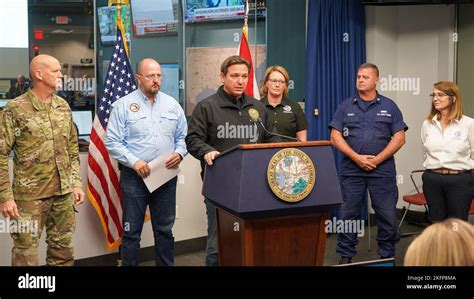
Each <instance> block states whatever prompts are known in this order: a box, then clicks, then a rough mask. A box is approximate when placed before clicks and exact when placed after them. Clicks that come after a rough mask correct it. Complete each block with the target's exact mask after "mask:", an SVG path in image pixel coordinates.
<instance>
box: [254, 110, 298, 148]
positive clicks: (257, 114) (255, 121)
mask: <svg viewBox="0 0 474 299" xmlns="http://www.w3.org/2000/svg"><path fill="white" fill-rule="evenodd" d="M248 113H249V116H250V120H251V121H253V122H254V123H255V124H256V123H259V124H260V125H261V126H262V128H263V130H264V131H265V132H266V133H267V134H269V135H272V136H277V137H280V138H285V139H288V140H292V141H300V140H298V138H295V137H291V136H286V135H282V134H278V133H274V132H270V131H268V130H267V128H265V126H264V125H263V122H262V119H261V118H260V114H259V113H258V111H257V109H255V108H250V109H249V110H248Z"/></svg>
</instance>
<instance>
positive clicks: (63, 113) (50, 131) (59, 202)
mask: <svg viewBox="0 0 474 299" xmlns="http://www.w3.org/2000/svg"><path fill="white" fill-rule="evenodd" d="M30 73H31V76H32V79H33V87H32V88H30V89H28V91H27V92H26V93H24V94H23V95H21V96H19V97H17V98H16V99H14V100H13V101H11V102H9V103H8V104H7V105H6V107H5V109H4V111H3V117H2V119H1V120H0V133H1V134H2V138H1V139H0V140H1V141H0V212H1V213H2V214H3V216H4V217H11V219H12V220H13V221H18V222H20V221H22V222H28V223H30V224H31V225H30V226H31V228H33V229H30V230H29V231H28V230H26V232H25V231H23V232H21V231H19V230H18V231H16V232H15V231H13V230H12V231H11V236H12V238H13V249H12V264H13V265H14V266H24V265H28V266H34V265H37V264H38V241H39V239H40V237H41V232H42V229H43V227H44V226H46V242H47V244H48V250H47V257H46V264H47V265H50V266H60V265H61V266H69V265H73V263H74V256H73V248H72V234H73V232H74V229H75V219H74V208H73V205H74V204H81V203H82V202H83V200H84V192H83V191H82V183H81V178H80V174H79V154H78V144H77V133H76V130H75V128H74V126H73V122H72V114H71V109H70V108H69V105H68V104H67V102H66V101H65V100H63V99H62V98H60V97H58V96H57V95H55V94H54V92H55V90H56V88H57V87H59V86H60V84H61V78H62V74H61V65H60V64H59V61H58V60H57V59H55V58H54V57H51V56H48V55H39V56H36V57H35V58H34V59H33V60H32V61H31V64H30ZM12 149H13V151H14V154H15V155H14V158H13V163H14V178H13V187H11V186H10V182H9V177H8V154H9V152H10V151H11V150H12ZM35 227H36V228H37V231H34V228H35Z"/></svg>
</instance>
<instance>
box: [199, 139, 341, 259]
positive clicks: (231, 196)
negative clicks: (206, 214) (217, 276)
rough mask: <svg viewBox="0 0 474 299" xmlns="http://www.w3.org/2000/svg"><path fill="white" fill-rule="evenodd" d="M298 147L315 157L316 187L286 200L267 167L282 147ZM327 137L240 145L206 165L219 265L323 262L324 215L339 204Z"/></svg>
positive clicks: (324, 244) (204, 190)
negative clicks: (294, 199) (299, 198)
mask: <svg viewBox="0 0 474 299" xmlns="http://www.w3.org/2000/svg"><path fill="white" fill-rule="evenodd" d="M287 148H288V149H289V148H296V149H299V150H301V151H303V152H304V153H305V154H306V155H307V156H308V157H309V158H310V159H311V161H312V162H313V165H314V167H315V171H316V179H315V183H314V187H313V189H312V190H311V192H310V193H309V194H308V195H307V196H306V198H305V199H303V200H302V201H299V202H286V201H283V200H281V199H279V198H278V197H277V196H276V195H275V194H274V193H273V191H272V190H271V188H270V186H269V184H268V180H267V168H268V164H269V162H270V160H271V159H272V157H273V156H274V155H275V154H276V153H277V152H279V151H280V150H282V149H287ZM331 149H332V145H331V142H329V141H311V142H282V143H268V144H266V143H265V144H248V145H240V146H238V147H235V148H233V149H231V150H229V151H226V152H225V153H224V154H222V155H221V156H219V158H217V159H216V160H215V161H214V165H213V166H211V167H207V168H206V171H205V175H204V186H203V194H204V196H205V197H207V198H208V199H209V200H210V201H211V202H212V203H213V204H215V205H216V207H217V230H218V232H217V233H218V251H219V262H220V265H222V266H322V265H323V261H324V251H325V246H326V232H325V220H326V219H327V214H328V211H329V210H330V209H331V208H334V207H335V206H337V205H339V204H341V203H342V194H341V190H340V186H339V180H338V177H337V173H336V168H335V162H334V157H333V154H332V150H331Z"/></svg>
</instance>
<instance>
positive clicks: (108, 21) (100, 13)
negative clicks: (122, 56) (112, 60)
mask: <svg viewBox="0 0 474 299" xmlns="http://www.w3.org/2000/svg"><path fill="white" fill-rule="evenodd" d="M116 13H117V7H116V6H110V7H109V6H104V7H98V8H97V17H98V19H99V22H98V23H99V32H100V43H101V44H102V45H103V46H113V45H114V44H115V40H116V38H117V23H116V17H117V16H116ZM122 21H123V26H124V29H125V32H124V35H125V39H126V40H127V41H128V42H129V41H130V9H129V8H128V7H127V6H126V5H123V6H122Z"/></svg>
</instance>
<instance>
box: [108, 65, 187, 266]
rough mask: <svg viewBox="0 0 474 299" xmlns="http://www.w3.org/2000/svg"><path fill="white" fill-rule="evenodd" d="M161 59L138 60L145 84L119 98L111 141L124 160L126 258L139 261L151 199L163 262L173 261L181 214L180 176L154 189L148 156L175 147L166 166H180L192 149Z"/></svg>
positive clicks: (111, 123)
mask: <svg viewBox="0 0 474 299" xmlns="http://www.w3.org/2000/svg"><path fill="white" fill-rule="evenodd" d="M162 76H163V75H162V72H161V67H160V64H159V63H158V62H156V61H155V60H153V59H150V58H147V59H143V60H142V61H140V63H139V64H138V66H137V75H136V78H137V81H138V86H139V88H138V89H137V90H135V91H134V92H132V93H130V94H129V95H127V96H125V97H123V98H121V99H119V100H118V101H116V102H115V103H114V104H113V109H112V113H111V115H110V119H109V123H108V126H107V136H106V138H105V146H106V147H107V150H108V151H109V153H110V155H111V156H112V157H113V158H115V159H117V160H118V161H119V163H120V165H121V167H120V169H121V172H120V186H121V191H122V206H123V217H122V222H123V237H122V247H121V252H122V263H123V265H124V266H137V265H138V263H139V260H140V258H139V252H140V236H141V232H142V228H143V221H144V219H145V211H146V207H147V205H149V207H150V214H151V223H152V227H153V235H154V238H155V262H156V265H157V266H172V265H173V261H174V238H173V233H172V227H173V225H174V221H175V215H176V181H177V179H176V177H175V178H173V179H171V180H170V181H168V182H167V183H165V184H164V185H162V186H161V187H160V188H158V189H156V190H155V191H153V192H152V193H150V192H149V191H148V189H147V187H146V185H145V183H144V182H143V178H146V177H147V176H148V175H149V174H150V167H149V166H148V162H150V161H152V160H153V159H155V158H156V157H158V156H160V155H161V154H164V153H172V155H171V157H170V158H169V159H168V160H167V161H166V168H173V167H178V165H179V164H180V163H181V161H182V159H183V158H184V156H185V155H186V154H187V150H186V143H185V140H184V139H185V137H186V134H187V123H186V117H185V115H184V111H183V109H182V108H181V106H180V105H179V104H178V102H177V101H176V100H175V99H173V98H172V97H170V96H169V95H167V94H165V93H163V92H161V91H159V90H160V86H161V79H162Z"/></svg>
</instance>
